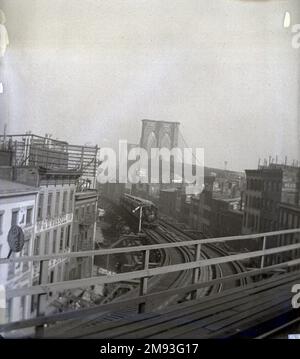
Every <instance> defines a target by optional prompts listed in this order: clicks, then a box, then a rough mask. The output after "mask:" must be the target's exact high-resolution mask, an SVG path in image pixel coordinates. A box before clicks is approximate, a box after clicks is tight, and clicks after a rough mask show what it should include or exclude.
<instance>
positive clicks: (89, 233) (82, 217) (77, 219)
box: [70, 189, 98, 279]
mask: <svg viewBox="0 0 300 359" xmlns="http://www.w3.org/2000/svg"><path fill="white" fill-rule="evenodd" d="M97 208H98V196H97V191H96V190H91V189H90V190H86V191H83V192H76V193H75V206H74V220H73V231H72V252H80V251H89V250H93V249H95V239H96V226H97ZM93 263H94V258H93V257H88V258H74V259H71V263H70V279H79V278H86V277H91V276H92V273H93Z"/></svg>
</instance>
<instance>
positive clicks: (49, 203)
mask: <svg viewBox="0 0 300 359" xmlns="http://www.w3.org/2000/svg"><path fill="white" fill-rule="evenodd" d="M52 199H53V193H48V202H47V217H48V218H51V216H52Z"/></svg>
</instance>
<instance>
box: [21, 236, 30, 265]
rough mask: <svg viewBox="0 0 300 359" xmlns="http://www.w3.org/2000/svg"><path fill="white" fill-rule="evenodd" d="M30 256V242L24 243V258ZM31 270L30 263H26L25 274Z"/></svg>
mask: <svg viewBox="0 0 300 359" xmlns="http://www.w3.org/2000/svg"><path fill="white" fill-rule="evenodd" d="M28 254H29V241H26V242H25V243H24V247H23V250H22V256H24V257H28ZM28 269H29V262H24V263H23V269H22V270H23V272H27V271H28Z"/></svg>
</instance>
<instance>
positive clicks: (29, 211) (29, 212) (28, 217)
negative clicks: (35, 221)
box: [26, 208, 33, 226]
mask: <svg viewBox="0 0 300 359" xmlns="http://www.w3.org/2000/svg"><path fill="white" fill-rule="evenodd" d="M32 211H33V209H32V208H27V213H26V226H31V225H32Z"/></svg>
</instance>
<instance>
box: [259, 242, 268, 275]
mask: <svg viewBox="0 0 300 359" xmlns="http://www.w3.org/2000/svg"><path fill="white" fill-rule="evenodd" d="M266 244H267V237H266V236H264V239H263V247H262V251H263V252H264V251H265V249H266ZM264 265H265V254H264V253H263V254H262V256H261V263H260V268H261V269H263V268H264Z"/></svg>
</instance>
